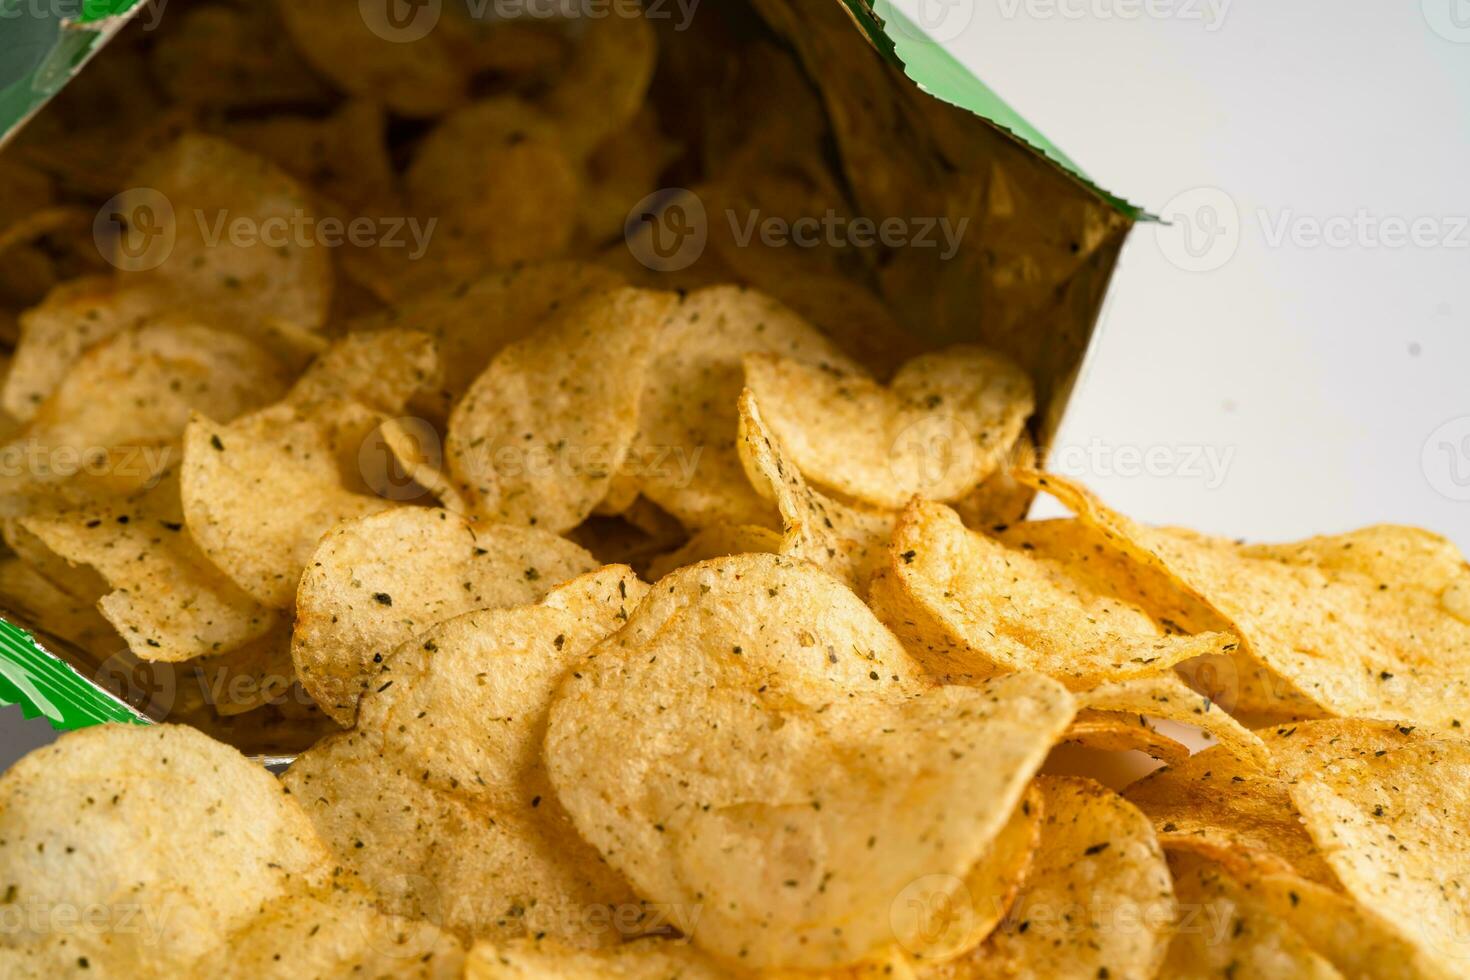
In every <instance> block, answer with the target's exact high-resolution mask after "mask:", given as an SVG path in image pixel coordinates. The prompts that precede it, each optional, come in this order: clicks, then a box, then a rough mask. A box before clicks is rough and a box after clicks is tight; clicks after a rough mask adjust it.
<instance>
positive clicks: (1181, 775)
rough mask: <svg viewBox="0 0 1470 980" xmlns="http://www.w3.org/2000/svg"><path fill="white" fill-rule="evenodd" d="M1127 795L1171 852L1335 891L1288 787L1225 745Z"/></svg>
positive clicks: (1155, 776) (1137, 786)
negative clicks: (1298, 878) (1294, 877)
mask: <svg viewBox="0 0 1470 980" xmlns="http://www.w3.org/2000/svg"><path fill="white" fill-rule="evenodd" d="M1123 795H1124V796H1125V797H1126V798H1127V799H1128V800H1129V802H1131V803H1133V804H1134V805H1136V806H1137V807H1138V808H1139V809H1140V810H1142V811H1143V812H1144V813H1146V814H1148V816H1149V819H1151V820H1152V821H1153V823H1154V828H1155V829H1156V830H1157V831H1158V833H1159V837H1160V839H1162V840H1163V841H1164V843H1165V844H1166V846H1168V847H1170V848H1171V849H1173V848H1177V849H1182V850H1190V851H1194V852H1196V853H1199V854H1202V855H1204V856H1206V857H1208V858H1210V860H1212V861H1215V862H1216V863H1218V864H1220V865H1222V866H1223V867H1225V868H1226V869H1227V870H1230V871H1232V872H1233V873H1236V874H1241V873H1242V872H1243V871H1244V870H1245V869H1246V868H1248V867H1250V866H1252V865H1261V866H1265V867H1268V868H1269V867H1275V869H1276V870H1280V871H1295V872H1296V873H1297V874H1299V875H1302V876H1304V877H1306V878H1308V879H1310V880H1312V881H1316V882H1320V883H1322V884H1326V885H1331V886H1333V887H1336V878H1335V877H1334V875H1333V873H1332V871H1331V869H1329V868H1328V866H1327V864H1326V863H1325V862H1324V861H1323V860H1322V855H1321V854H1320V853H1319V852H1318V850H1317V847H1316V845H1314V844H1313V843H1312V840H1311V838H1310V837H1308V836H1307V832H1306V830H1305V829H1304V828H1303V827H1302V823H1301V818H1300V817H1298V816H1297V813H1296V810H1295V808H1294V807H1293V806H1292V803H1291V797H1290V795H1289V794H1288V792H1287V786H1286V783H1285V782H1283V781H1282V780H1281V779H1279V778H1278V777H1276V776H1274V775H1272V774H1271V773H1270V772H1266V771H1263V770H1261V769H1260V767H1259V766H1257V765H1256V764H1255V763H1253V762H1251V761H1249V760H1247V759H1243V758H1239V757H1237V756H1234V755H1232V754H1231V752H1230V751H1229V749H1227V748H1226V747H1225V746H1224V745H1215V746H1211V747H1210V748H1208V749H1205V750H1204V751H1203V752H1200V753H1199V754H1197V755H1195V756H1193V757H1192V758H1190V759H1187V760H1185V761H1184V762H1181V763H1179V764H1177V765H1171V766H1169V767H1168V768H1166V769H1160V770H1159V771H1158V772H1155V773H1152V774H1150V775H1149V776H1147V777H1145V778H1144V779H1142V780H1140V781H1139V782H1137V783H1134V784H1133V785H1132V786H1129V787H1128V788H1127V789H1126V790H1124V791H1123Z"/></svg>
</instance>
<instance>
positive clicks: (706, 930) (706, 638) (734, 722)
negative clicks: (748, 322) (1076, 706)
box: [545, 555, 1072, 968]
mask: <svg viewBox="0 0 1470 980" xmlns="http://www.w3.org/2000/svg"><path fill="white" fill-rule="evenodd" d="M1071 714H1072V702H1071V698H1070V697H1069V696H1068V695H1067V693H1066V692H1065V690H1063V689H1062V688H1061V687H1060V686H1059V685H1057V684H1055V683H1054V682H1052V681H1049V680H1047V679H1046V678H1043V677H1040V676H1037V675H1017V676H1013V677H1008V678H1001V679H997V680H996V681H994V682H992V683H990V684H988V685H986V686H985V687H984V688H983V689H979V690H977V689H971V688H958V687H954V688H931V687H929V686H928V683H927V681H926V680H925V679H924V677H923V675H922V673H921V672H920V671H919V670H918V668H917V665H915V664H914V663H913V662H912V661H910V660H909V658H908V656H907V655H906V654H905V653H904V651H903V649H902V648H901V647H900V646H899V645H898V643H897V641H896V640H895V639H894V638H893V636H892V635H891V634H889V633H888V632H887V631H886V630H885V629H884V628H883V627H882V625H881V624H880V623H878V621H877V620H876V619H875V618H874V617H873V616H872V614H871V613H870V612H869V611H868V610H867V608H866V607H865V606H863V604H862V603H861V601H859V600H858V599H857V598H856V597H855V596H854V595H853V594H852V592H850V591H849V590H847V589H846V588H844V587H843V586H842V585H841V584H839V583H838V582H837V581H836V580H834V579H832V578H831V577H830V576H827V575H825V574H823V573H821V572H820V571H819V570H817V569H816V568H814V567H813V566H811V565H809V564H807V563H804V562H798V561H793V560H791V559H789V558H783V557H780V556H775V555H739V556H735V557H732V558H725V559H716V560H713V561H708V562H704V563H701V564H699V565H694V566H690V567H688V568H685V569H681V570H680V571H677V572H675V573H673V574H672V575H670V576H668V577H667V578H665V579H663V580H662V581H661V582H660V583H659V584H658V586H657V588H656V589H655V590H654V591H653V592H652V593H650V595H649V597H648V598H647V599H646V600H645V601H644V603H643V604H642V605H640V606H639V607H638V609H636V610H634V611H633V614H632V616H631V617H630V619H629V621H628V623H627V625H626V626H625V627H624V628H623V629H622V630H620V631H619V632H618V633H616V634H614V635H613V636H612V637H611V638H609V639H608V640H607V641H605V642H604V643H602V644H600V645H599V646H597V647H596V648H594V649H593V651H592V652H591V653H590V654H588V655H587V656H586V657H585V658H583V660H582V661H581V662H580V663H579V664H578V665H577V666H575V667H574V669H573V670H572V672H571V673H570V674H569V675H568V676H567V677H566V678H565V679H564V681H563V684H562V687H561V689H560V691H559V693H558V695H557V700H556V702H555V704H554V706H553V708H552V712H551V721H550V727H549V729H548V732H547V736H546V744H545V758H546V764H547V768H548V770H549V772H550V774H551V778H552V782H553V784H554V785H555V787H556V790H557V795H558V796H559V798H560V799H561V801H562V803H563V804H564V805H565V806H566V808H567V810H568V811H569V812H570V813H571V815H572V819H573V820H574V821H575V823H576V826H577V829H578V830H579V831H580V832H581V833H582V835H583V836H584V837H586V838H587V839H588V840H590V841H591V842H592V843H593V844H594V845H596V846H597V848H598V850H599V851H601V852H602V854H603V856H604V857H605V858H607V860H608V861H609V863H610V864H612V865H613V867H615V868H617V869H618V870H620V871H622V872H623V873H624V874H625V875H626V876H627V877H628V879H629V880H630V881H631V882H632V883H633V885H634V887H635V888H636V889H637V890H638V892H639V894H641V895H642V896H643V897H644V898H645V899H647V900H649V901H652V902H655V903H662V904H672V905H674V906H677V907H687V906H689V905H692V904H695V903H700V902H702V901H703V900H704V899H705V897H707V896H719V901H718V902H717V903H709V902H705V903H704V905H703V912H702V914H701V916H700V919H699V924H698V928H697V929H696V930H695V931H694V933H693V939H694V941H695V942H696V943H697V944H698V945H700V946H701V947H703V948H705V949H706V950H709V951H710V952H712V953H714V954H716V955H718V956H721V957H724V958H727V959H730V960H732V961H738V962H742V963H744V964H746V965H748V966H751V967H756V968H766V967H775V966H785V967H801V968H824V967H832V966H841V965H845V964H851V963H856V962H858V961H860V960H863V959H865V958H867V957H869V956H871V955H874V954H876V953H878V952H880V951H881V950H882V949H883V948H884V947H886V946H888V945H891V944H892V943H894V942H895V941H897V939H898V938H899V937H896V936H895V935H894V931H893V930H894V925H893V923H892V922H891V919H890V911H891V907H892V905H893V903H894V902H895V901H899V900H900V898H901V893H902V892H903V891H904V889H905V888H906V887H907V886H909V885H910V884H911V883H913V882H915V881H916V880H918V879H921V878H925V877H926V876H930V875H935V876H940V877H941V879H942V880H944V881H947V882H948V883H949V884H948V888H949V890H950V891H954V892H958V890H959V889H961V888H963V887H964V884H965V878H964V876H965V874H966V873H967V872H968V871H969V870H970V869H971V868H972V867H974V866H975V865H976V863H977V862H979V861H980V860H981V859H982V858H983V857H985V855H986V853H987V850H988V849H989V848H990V846H991V844H992V842H993V841H994V840H995V839H996V837H997V835H999V834H1000V833H1001V831H1002V828H1003V827H1004V826H1005V825H1006V822H1007V820H1008V819H1009V818H1010V816H1011V814H1012V813H1013V812H1014V810H1015V809H1016V807H1017V806H1018V805H1019V804H1020V802H1021V797H1022V795H1023V794H1024V792H1025V787H1026V784H1027V782H1028V781H1029V780H1030V778H1031V775H1032V774H1033V773H1034V772H1035V771H1036V769H1037V768H1038V767H1039V766H1040V764H1041V762H1042V761H1043V759H1044V757H1045V754H1046V751H1047V749H1048V748H1050V746H1051V744H1052V742H1053V741H1055V739H1056V738H1057V736H1059V735H1060V734H1061V732H1062V730H1063V729H1064V728H1065V727H1066V724H1067V722H1068V721H1069V720H1070V718H1071ZM946 876H947V877H946ZM992 898H994V896H989V895H987V896H975V899H976V901H979V902H985V901H989V900H991V899H992ZM900 921H902V920H900Z"/></svg>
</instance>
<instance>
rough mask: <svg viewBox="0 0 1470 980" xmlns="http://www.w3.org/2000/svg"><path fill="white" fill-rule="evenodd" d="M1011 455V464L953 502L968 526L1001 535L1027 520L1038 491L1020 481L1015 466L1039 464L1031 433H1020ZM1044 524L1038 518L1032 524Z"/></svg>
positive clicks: (952, 505) (957, 512)
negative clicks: (1013, 470) (1015, 472)
mask: <svg viewBox="0 0 1470 980" xmlns="http://www.w3.org/2000/svg"><path fill="white" fill-rule="evenodd" d="M1009 458H1010V466H1002V467H1001V468H1000V469H999V470H997V471H996V472H994V473H992V474H990V476H988V477H986V479H985V481H984V482H983V483H981V484H980V485H979V486H978V487H976V488H975V489H974V490H972V491H970V492H969V493H968V494H966V495H965V496H963V497H961V498H960V499H959V500H955V501H952V502H951V503H950V506H951V507H953V508H954V510H955V513H956V514H959V515H960V520H962V521H964V522H965V527H968V528H970V529H971V530H973V531H985V532H986V533H989V534H1002V533H1003V532H1004V531H1005V529H1006V528H1008V527H1010V526H1011V525H1012V524H1019V523H1021V522H1022V521H1024V520H1025V519H1026V515H1027V514H1028V513H1030V511H1031V504H1032V502H1033V501H1034V500H1035V499H1036V491H1035V490H1032V489H1031V488H1030V487H1028V486H1027V485H1026V484H1024V483H1022V482H1021V481H1020V480H1017V479H1016V477H1015V474H1014V473H1013V472H1012V468H1014V467H1022V468H1030V467H1034V466H1035V465H1036V443H1034V442H1033V441H1032V440H1031V437H1030V436H1029V435H1027V434H1026V433H1024V432H1023V433H1021V438H1020V439H1018V440H1016V444H1015V445H1014V446H1012V447H1011V450H1010V454H1009ZM1041 523H1042V522H1041V521H1036V522H1034V523H1033V524H1032V526H1033V527H1035V526H1036V525H1039V524H1041Z"/></svg>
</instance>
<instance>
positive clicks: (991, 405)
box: [745, 346, 1035, 509]
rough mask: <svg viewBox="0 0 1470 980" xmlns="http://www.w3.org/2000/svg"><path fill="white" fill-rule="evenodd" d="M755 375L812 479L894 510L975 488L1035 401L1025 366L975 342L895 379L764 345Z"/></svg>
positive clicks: (914, 364)
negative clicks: (772, 351)
mask: <svg viewBox="0 0 1470 980" xmlns="http://www.w3.org/2000/svg"><path fill="white" fill-rule="evenodd" d="M745 383H746V386H747V387H749V388H750V389H751V390H752V391H754V392H755V395H756V397H757V398H758V399H760V402H761V405H762V406H763V407H764V412H765V416H766V419H767V421H768V423H769V425H770V426H771V428H772V430H773V431H775V433H776V435H778V436H779V437H780V438H781V441H782V443H784V444H785V445H786V447H787V449H788V451H789V452H790V454H791V458H792V459H793V460H794V461H795V462H796V465H797V467H798V468H799V469H800V470H801V472H802V474H803V475H804V476H805V477H806V478H807V479H808V480H809V481H811V482H812V483H814V484H815V485H817V486H818V487H820V488H822V489H823V490H826V491H827V492H829V493H835V494H837V495H838V496H840V497H842V498H844V499H847V500H852V501H857V502H859V503H864V504H867V505H869V506H873V507H886V508H890V509H897V508H900V507H902V506H903V505H904V504H906V503H908V500H909V498H910V497H913V496H915V495H921V496H924V497H928V498H930V499H933V500H956V499H959V498H961V497H963V496H965V495H967V494H969V493H970V492H971V491H973V490H974V489H975V488H976V487H977V486H979V485H980V483H981V482H983V481H984V480H985V479H986V478H987V477H989V476H990V475H991V474H992V473H994V472H996V470H997V469H998V468H999V467H1000V466H1001V465H1003V464H1004V463H1005V462H1006V456H1007V453H1008V452H1009V450H1010V448H1011V446H1012V445H1013V444H1014V443H1015V441H1016V439H1017V438H1019V437H1020V435H1021V430H1022V427H1023V426H1024V425H1025V423H1026V419H1027V418H1028V417H1029V416H1030V414H1031V411H1032V409H1033V408H1034V407H1035V401H1034V396H1033V394H1032V391H1031V381H1030V379H1029V378H1027V377H1026V375H1025V374H1024V373H1022V371H1021V370H1020V368H1018V367H1016V366H1015V365H1014V364H1012V363H1011V362H1010V361H1009V360H1007V359H1006V358H1004V357H1002V356H1001V355H999V354H996V353H993V352H991V351H988V350H985V349H984V348H981V347H973V346H960V347H950V348H948V349H946V350H943V351H939V352H937V353H933V354H921V355H920V356H918V357H916V358H914V359H913V360H911V361H909V362H908V363H907V364H905V365H903V366H902V367H901V368H899V369H898V373H897V374H895V375H894V377H893V380H892V381H891V382H889V384H888V385H886V386H885V385H880V384H878V383H877V382H876V381H873V380H871V379H869V378H867V377H866V376H863V375H860V374H858V375H854V374H841V373H837V372H833V371H830V370H825V369H823V368H819V367H813V366H811V365H810V364H804V363H802V362H800V361H796V360H792V359H790V358H785V357H778V356H772V355H760V354H754V355H751V356H749V357H747V358H746V360H745Z"/></svg>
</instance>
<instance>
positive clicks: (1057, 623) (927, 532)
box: [872, 500, 1237, 690]
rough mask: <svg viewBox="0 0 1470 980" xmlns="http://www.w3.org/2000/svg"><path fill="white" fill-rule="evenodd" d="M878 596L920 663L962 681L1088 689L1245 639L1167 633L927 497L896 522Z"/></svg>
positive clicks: (1101, 588) (1083, 576) (1069, 571)
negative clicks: (1001, 676) (1009, 678)
mask: <svg viewBox="0 0 1470 980" xmlns="http://www.w3.org/2000/svg"><path fill="white" fill-rule="evenodd" d="M872 593H873V595H872V598H873V605H874V608H875V609H877V610H878V613H879V615H880V617H881V618H882V619H883V621H884V622H885V623H887V624H888V625H889V626H890V627H891V628H893V629H894V630H895V631H896V632H898V634H899V635H900V636H901V637H903V639H904V641H905V642H906V643H907V645H908V647H909V649H910V650H911V651H912V652H913V653H914V655H915V656H917V657H919V658H920V659H921V660H923V661H924V662H925V664H926V665H927V666H928V667H929V669H930V670H932V671H933V672H935V673H936V674H939V675H943V676H951V677H955V678H970V677H989V676H992V675H994V674H996V673H1000V672H1004V671H1010V670H1037V671H1041V672H1043V673H1046V674H1049V675H1051V676H1053V677H1056V678H1058V679H1059V680H1061V681H1062V682H1063V683H1065V684H1066V685H1067V686H1068V687H1071V688H1073V689H1077V690H1084V689H1086V688H1089V687H1093V686H1096V685H1097V684H1100V683H1105V682H1108V681H1114V680H1122V679H1127V678H1134V677H1140V676H1146V675H1148V674H1156V673H1158V672H1159V671H1161V670H1166V669H1168V668H1169V667H1170V666H1172V665H1173V664H1176V663H1179V662H1180V661H1182V660H1187V659H1189V658H1190V657H1196V656H1201V655H1204V654H1213V653H1220V652H1222V651H1224V650H1227V649H1230V648H1231V647H1232V646H1233V645H1234V644H1235V643H1236V642H1237V641H1236V638H1235V637H1234V636H1232V635H1230V634H1228V633H1202V634H1193V635H1171V634H1168V633H1166V632H1165V630H1164V628H1163V627H1162V626H1161V625H1160V624H1159V623H1157V622H1155V621H1154V619H1153V618H1151V617H1150V616H1149V614H1148V613H1147V612H1145V611H1144V610H1143V609H1141V608H1139V607H1138V606H1137V605H1135V604H1134V603H1132V602H1130V601H1128V599H1126V598H1124V597H1121V596H1119V595H1118V594H1117V593H1115V592H1114V591H1112V590H1111V589H1109V588H1108V587H1107V586H1106V585H1105V584H1104V583H1103V582H1102V581H1100V580H1099V579H1098V577H1097V576H1095V575H1092V574H1091V572H1090V571H1088V570H1087V569H1085V568H1084V569H1081V570H1080V571H1079V570H1077V569H1076V567H1075V565H1074V564H1073V563H1071V562H1067V561H1062V560H1058V559H1054V558H1050V557H1044V556H1039V555H1036V554H1034V553H1033V552H1032V551H1030V550H1027V549H1025V548H1024V547H1023V548H1010V547H1007V546H1006V545H1005V544H1003V543H1001V542H1000V541H997V540H995V539H993V538H990V537H987V536H985V535H983V534H978V533H976V532H974V531H971V530H969V529H967V528H966V527H965V526H964V524H963V523H961V521H960V519H959V516H958V515H957V514H956V513H955V512H954V511H953V510H951V509H950V508H948V507H945V506H944V505H943V504H937V503H930V502H927V501H921V500H916V501H914V502H913V503H912V504H910V505H909V507H908V508H907V509H906V510H905V511H904V513H903V516H902V518H901V519H900V520H899V522H898V526H897V528H896V529H895V530H894V534H893V542H892V544H891V545H890V547H889V556H888V564H887V566H886V567H885V568H884V570H883V574H882V575H880V576H879V577H878V578H877V579H875V580H874V582H873V587H872Z"/></svg>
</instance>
